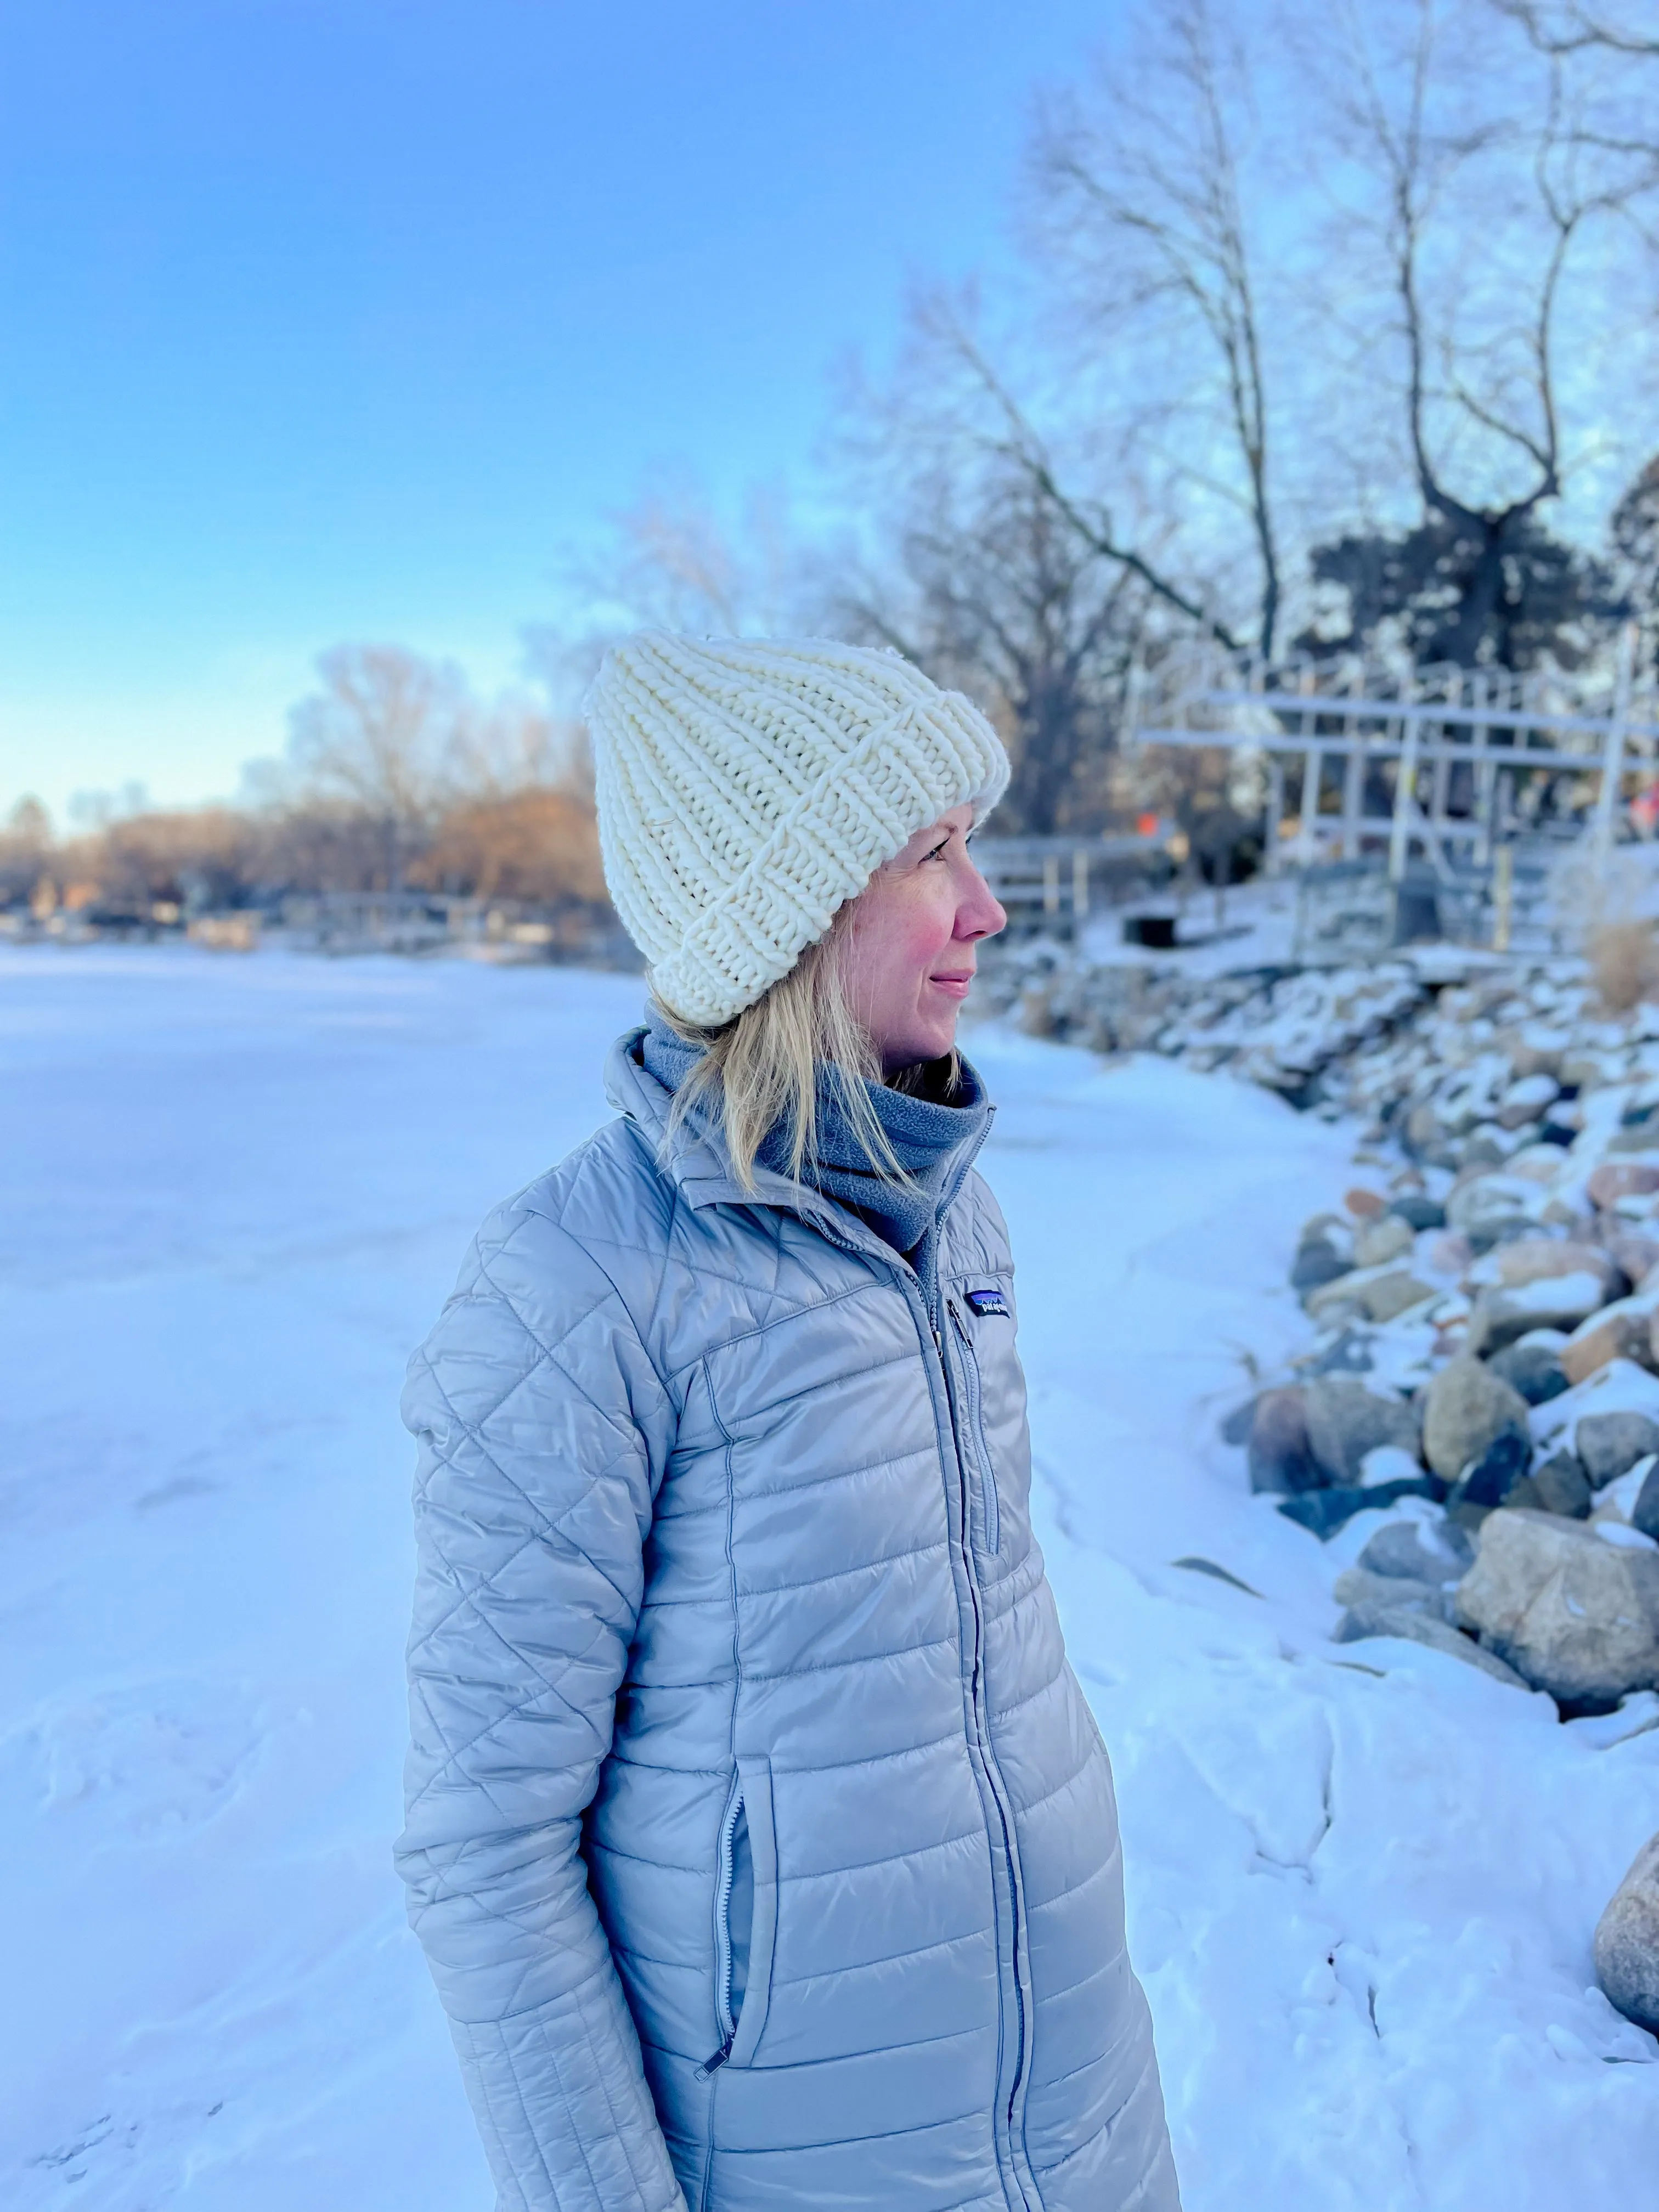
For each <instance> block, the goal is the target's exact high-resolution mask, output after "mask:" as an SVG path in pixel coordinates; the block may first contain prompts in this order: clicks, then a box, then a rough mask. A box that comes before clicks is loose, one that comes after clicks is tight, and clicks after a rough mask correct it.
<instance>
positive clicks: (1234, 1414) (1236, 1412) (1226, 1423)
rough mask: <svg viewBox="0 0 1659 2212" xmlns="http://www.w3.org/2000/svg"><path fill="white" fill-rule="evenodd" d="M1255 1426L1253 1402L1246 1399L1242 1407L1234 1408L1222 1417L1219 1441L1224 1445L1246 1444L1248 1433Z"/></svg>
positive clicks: (1248, 1438) (1248, 1439)
mask: <svg viewBox="0 0 1659 2212" xmlns="http://www.w3.org/2000/svg"><path fill="white" fill-rule="evenodd" d="M1254 1426H1255V1399H1254V1398H1246V1399H1245V1401H1244V1402H1243V1405H1240V1406H1235V1407H1233V1410H1232V1411H1231V1413H1228V1414H1226V1415H1225V1416H1224V1417H1223V1419H1222V1423H1221V1441H1222V1443H1224V1444H1247V1443H1249V1441H1250V1431H1251V1430H1252V1428H1254Z"/></svg>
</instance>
